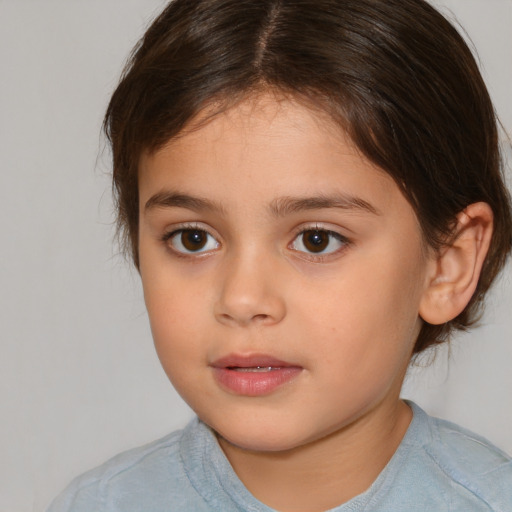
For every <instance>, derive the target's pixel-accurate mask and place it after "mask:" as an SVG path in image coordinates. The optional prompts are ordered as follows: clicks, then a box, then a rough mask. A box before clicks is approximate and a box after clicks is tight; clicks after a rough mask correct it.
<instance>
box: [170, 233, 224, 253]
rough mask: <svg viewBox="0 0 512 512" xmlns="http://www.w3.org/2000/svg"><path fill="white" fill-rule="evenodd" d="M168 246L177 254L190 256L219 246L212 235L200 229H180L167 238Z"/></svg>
mask: <svg viewBox="0 0 512 512" xmlns="http://www.w3.org/2000/svg"><path fill="white" fill-rule="evenodd" d="M169 244H170V246H171V247H172V248H173V249H174V250H175V251H177V252H181V253H185V254H191V253H203V252H207V251H211V250H213V249H216V248H217V247H218V246H219V244H218V242H217V240H215V238H213V236H212V235H210V234H209V233H208V232H207V231H204V230H202V229H180V230H179V231H175V232H174V233H172V235H171V236H170V237H169Z"/></svg>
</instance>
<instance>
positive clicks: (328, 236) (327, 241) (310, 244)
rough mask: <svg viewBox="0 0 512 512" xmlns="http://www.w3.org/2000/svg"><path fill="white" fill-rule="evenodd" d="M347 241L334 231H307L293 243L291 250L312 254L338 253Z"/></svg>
mask: <svg viewBox="0 0 512 512" xmlns="http://www.w3.org/2000/svg"><path fill="white" fill-rule="evenodd" d="M346 243H347V240H345V238H344V237H343V236H341V235H340V234H338V233H335V232H333V231H325V230H322V229H307V230H305V231H303V232H302V233H300V234H299V235H298V236H297V238H295V240H294V241H293V242H292V244H291V248H292V249H294V250H296V251H301V252H307V253H310V254H330V253H333V252H336V251H338V250H339V249H341V248H342V247H343V246H344V245H346Z"/></svg>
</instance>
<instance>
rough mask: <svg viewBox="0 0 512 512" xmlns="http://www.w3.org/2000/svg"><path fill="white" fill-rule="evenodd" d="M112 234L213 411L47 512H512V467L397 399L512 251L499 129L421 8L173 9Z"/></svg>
mask: <svg viewBox="0 0 512 512" xmlns="http://www.w3.org/2000/svg"><path fill="white" fill-rule="evenodd" d="M105 127H106V133H107V135H108V137H109V140H110V142H111V144H112V149H113V165H114V184H115V190H116V193H117V199H118V207H119V209H118V212H119V225H120V228H121V230H122V232H123V233H124V234H125V235H126V242H127V244H128V245H129V247H130V250H131V254H132V256H133V259H134V262H135V265H136V267H137V269H138V270H139V272H140V275H141V278H142V283H143V287H144V294H145V300H146V305H147V308H148V312H149V317H150V322H151V328H152V332H153V337H154V340H155V345H156V349H157V352H158V355H159V357H160V360H161V362H162V365H163V367H164V369H165V371H166V372H167V374H168V376H169V378H170V380H171V381H172V383H173V384H174V386H175V387H176V389H177V390H178V391H179V393H180V394H181V395H182V396H183V398H184V399H185V400H186V401H187V402H188V404H189V405H190V406H191V407H192V408H193V409H194V410H195V412H196V413H197V416H198V419H197V420H195V421H193V422H192V423H191V424H189V425H188V427H187V428H186V429H185V430H183V431H181V432H176V433H174V434H171V435H169V436H168V437H166V438H164V439H161V440H159V441H156V442H155V443H153V444H150V445H148V446H145V447H142V448H139V449H136V450H133V451H131V452H127V453H125V454H122V455H119V456H118V457H116V458H114V459H112V460H111V461H109V462H107V463H106V464H105V465H103V466H101V467H100V468H98V469H95V470H93V471H91V472H89V473H87V474H85V475H84V476H82V477H80V478H78V479H77V480H75V481H74V482H73V483H72V484H71V486H70V487H69V488H68V489H67V490H66V491H65V492H64V494H63V495H62V496H60V497H59V498H58V499H57V500H56V501H55V502H54V504H53V505H52V506H51V507H50V511H51V512H60V511H73V512H82V511H83V512H85V511H87V512H91V511H102V512H107V511H108V512H114V511H122V512H128V511H145V512H157V511H174V510H176V511H177V510H179V511H194V512H200V511H221V512H229V511H245V510H250V511H254V512H256V511H269V510H279V511H324V510H335V511H338V512H342V511H356V510H357V511H362V510H365V511H372V512H374V511H385V512H411V511H435V512H441V511H464V512H468V511H489V510H492V511H496V512H497V511H500V512H505V511H510V510H512V460H511V458H510V457H508V456H507V455H505V454H504V453H502V452H500V451H499V450H498V449H497V448H495V447H494V446H492V445H491V444H490V443H489V442H487V441H486V440H484V439H482V438H480V437H478V436H476V435H474V434H472V433H470V432H468V431H466V430H464V429H462V428H460V427H458V426H456V425H453V424H451V423H448V422H445V421H441V420H437V419H434V418H430V417H429V416H427V415H426V413H425V412H423V411H422V410H421V409H420V408H419V407H418V406H416V405H415V404H413V403H406V402H404V401H402V400H400V398H399V394H400V389H401V386H402V382H403V379H404V375H405V373H406V370H407V367H408V364H409V362H410V360H411V357H413V356H414V355H416V354H419V353H420V352H422V351H424V350H425V349H427V348H428V347H431V346H433V345H435V344H439V343H443V342H446V341H447V339H448V337H449V335H450V333H452V332H453V331H454V330H456V329H466V328H468V327H469V326H470V325H471V324H472V323H473V322H474V321H475V319H476V318H477V315H478V311H479V307H480V306H481V304H482V301H483V298H484V295H485V293H486V292H487V290H488V288H489V287H490V285H491V283H492V282H493V280H494V278H495V277H496V275H497V273H498V272H499V270H500V269H501V268H502V267H503V265H504V262H505V260H506V257H507V254H508V252H509V251H510V248H511V243H512V220H511V207H510V200H509V196H508V194H507V191H506V188H505V186H504V183H503V179H502V176H501V174H500V173H501V167H500V166H501V163H500V157H499V150H498V137H497V128H496V119H495V116H494V112H493V107H492V105H491V102H490V99H489V96H488V93H487V91H486V88H485V85H484V83H483V81H482V78H481V76H480V74H479V71H478V69H477V66H476V64H475V61H474V59H473V57H472V56H471V53H470V51H469V49H468V48H467V46H466V45H465V43H464V42H463V40H462V38H461V37H460V36H459V34H458V33H457V31H456V30H455V29H454V28H453V27H452V26H451V25H450V24H449V23H448V22H447V21H446V20H445V19H444V18H443V17H442V16H441V15H440V14H439V13H438V12H437V11H435V10H434V9H433V8H432V7H431V6H430V5H429V4H427V3H426V2H425V1H423V0H174V1H173V2H171V3H170V4H169V6H168V7H167V8H166V9H165V10H164V12H163V13H162V14H161V15H160V16H159V18H158V19H157V20H156V21H155V22H154V23H153V25H152V26H151V27H150V28H149V30H148V31H147V33H146V34H145V36H144V38H143V40H142V41H141V43H140V44H139V45H138V46H137V48H136V50H135V52H134V53H133V56H132V58H131V61H130V63H129V65H128V67H127V69H126V70H125V73H124V75H123V77H122V80H121V82H120V84H119V86H118V88H117V90H116V91H115V93H114V95H113V97H112V100H111V103H110V105H109V108H108V111H107V114H106V120H105Z"/></svg>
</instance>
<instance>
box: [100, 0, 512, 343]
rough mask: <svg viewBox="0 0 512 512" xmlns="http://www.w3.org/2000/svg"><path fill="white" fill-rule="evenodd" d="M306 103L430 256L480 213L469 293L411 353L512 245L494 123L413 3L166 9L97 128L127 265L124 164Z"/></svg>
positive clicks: (454, 53) (480, 89)
mask: <svg viewBox="0 0 512 512" xmlns="http://www.w3.org/2000/svg"><path fill="white" fill-rule="evenodd" d="M269 89H270V90H274V91H279V92H281V93H284V94H286V95H291V96H293V97H295V98H297V99H299V100H304V101H307V102H308V103H309V104H311V105H315V106H316V108H319V109H321V110H322V111H324V112H326V113H327V114H329V115H330V117H331V118H332V119H334V120H335V121H336V122H338V123H339V125H340V126H341V127H342V128H343V129H344V130H346V131H347V132H348V134H349V135H350V136H351V138H352V140H353V141H354V143H355V144H356V145H357V146H358V148H359V149H360V150H361V151H362V153H363V154H364V155H365V156H366V157H367V158H369V159H370V160H371V161H373V162H374V163H375V164H377V165H378V166H379V167H380V168H382V169H383V170H384V171H385V172H387V173H388V174H389V175H391V176H392V177H393V179H394V180H395V181H396V183H397V185H398V186H399V187H400V188H401V189H402V191H403V193H404V195H405V196H406V197H407V199H408V201H409V202H410V203H411V205H412V207H413V208H414V210H415V212H416V214H417V217H418V219H419V222H420V224H421V227H422V231H423V236H424V239H425V241H426V242H427V243H428V245H429V246H431V247H433V248H434V249H438V248H439V247H440V246H441V245H442V244H443V241H446V237H447V236H449V234H450V231H451V228H452V227H453V222H454V219H455V216H456V215H457V214H458V213H459V212H461V211H462V210H463V209H464V208H465V207H467V206H468V205H469V204H471V203H474V202H477V201H485V202H486V203H488V204H489V205H490V206H491V208H492V210H493V212H494V233H493V238H492V242H491V247H490V251H489V254H488V256H487V259H486V261H485V264H484V268H483V271H482V274H481V277H480V281H479V284H478V288H477V290H476V292H475V294H474V296H473V298H472V300H471V302H470V303H469V304H468V306H467V307H466V309H465V310H464V311H463V312H462V313H461V314H460V315H459V316H458V317H457V318H455V319H454V320H452V321H451V322H449V323H447V324H444V325H430V324H424V326H423V328H422V331H421V333H420V335H419V337H418V340H417V343H416V347H415V352H416V353H418V352H420V351H422V350H424V349H425V348H426V347H428V346H430V345H432V344H435V343H440V342H442V341H444V340H446V339H447V336H448V334H449V333H450V332H451V330H452V329H454V328H455V329H465V328H467V327H468V326H469V325H471V324H472V323H473V322H474V321H475V319H476V318H477V314H478V311H479V306H480V305H481V303H482V300H483V297H484V294H485V292H486V291H487V290H488V288H489V286H490V285H491V283H492V281H493V280H494V278H495V277H496V275H497V273H498V272H499V270H500V269H501V268H502V267H503V265H504V262H505V260H506V257H507V254H508V252H509V251H510V248H511V245H512V221H511V208H510V199H509V196H508V193H507V190H506V187H505V185H504V180H503V176H502V167H501V159H500V153H499V147H498V133H497V123H496V116H495V113H494V109H493V106H492V103H491V100H490V98H489V94H488V92H487V89H486V87H485V84H484V82H483V80H482V77H481V75H480V72H479V70H478V66H477V64H476V62H475V59H474V58H473V56H472V54H471V51H470V50H469V48H468V47H467V45H466V44H465V42H464V40H463V39H462V37H461V36H460V35H459V33H458V32H457V30H456V29H455V28H454V27H453V26H452V25H451V24H450V23H449V22H448V21H447V20H446V19H445V18H444V17H443V16H442V15H441V14H440V13H438V12H437V11H436V10H435V9H434V8H433V7H431V6H430V5H429V4H428V3H427V2H425V1H423V0H174V1H173V2H171V3H170V4H169V5H168V6H167V8H166V9H165V10H164V11H163V12H162V14H161V15H160V16H159V17H158V18H157V19H156V20H155V21H154V22H153V24H152V25H151V26H150V27H149V29H148V30H147V32H146V34H145V35H144V37H143V38H142V40H141V41H140V42H139V44H138V45H137V46H136V48H135V49H134V51H133V53H132V55H131V58H130V60H129V62H128V64H127V67H126V69H125V71H124V73H123V76H122V79H121V81H120V83H119V85H118V87H117V89H116V91H115V92H114V94H113V96H112V99H111V102H110V105H109V107H108V110H107V113H106V117H105V124H104V126H105V132H106V134H107V137H108V139H109V141H110V143H111V145H112V151H113V179H114V190H115V195H116V198H117V204H118V222H119V227H120V229H121V233H122V234H124V236H125V242H126V244H127V247H128V246H129V247H131V254H132V256H133V260H134V262H135V265H136V266H138V214H139V212H138V186H137V172H138V162H139V158H140V156H141V153H142V152H143V151H155V150H157V149H158V148H160V147H162V145H164V144H165V143H166V142H168V141H169V140H170V139H172V138H173V137H175V136H177V135H178V134H179V133H180V132H181V131H182V130H183V128H184V127H185V125H186V124H187V122H189V121H190V120H191V119H192V118H193V117H194V116H196V115H197V114H198V113H199V112H201V111H202V110H203V109H205V108H206V107H209V108H211V107H212V106H215V107H216V108H217V107H218V109H217V110H216V112H220V111H221V110H222V109H226V108H229V107H230V106H232V105H234V104H236V102H239V101H241V100H243V99H244V98H246V97H247V96H248V95H250V94H252V93H254V92H256V91H261V90H269Z"/></svg>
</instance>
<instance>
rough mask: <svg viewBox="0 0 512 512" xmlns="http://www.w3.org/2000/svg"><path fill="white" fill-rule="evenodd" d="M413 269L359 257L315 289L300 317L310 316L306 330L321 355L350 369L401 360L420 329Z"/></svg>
mask: <svg viewBox="0 0 512 512" xmlns="http://www.w3.org/2000/svg"><path fill="white" fill-rule="evenodd" d="M382 261H384V258H383V259H382ZM369 269H370V270H369ZM417 270H418V269H416V268H415V266H414V265H411V264H410V263H409V264H408V265H402V264H396V265H393V264H388V265H385V264H380V265H376V264H375V263H373V264H371V263H369V262H364V261H361V262H360V265H357V266H351V268H350V272H347V273H346V274H344V275H343V277H342V278H339V279H337V280H333V281H332V282H331V283H330V284H329V285H328V286H326V287H325V288H324V289H322V290H318V291H317V293H316V294H315V296H314V297H313V298H311V300H309V301H308V302H307V303H305V304H303V305H302V307H301V311H302V313H301V315H300V316H302V317H303V318H307V319H308V323H309V325H305V329H307V332H308V336H309V337H310V338H313V339H315V343H314V346H315V351H316V353H317V354H318V355H319V357H320V358H322V359H323V360H325V361H327V362H328V363H329V364H332V366H333V367H335V368H340V366H341V367H343V368H344V371H345V372H347V373H348V374H355V373H358V372H360V371H361V369H362V368H363V369H364V368H367V369H368V371H369V372H370V371H373V372H377V374H378V373H379V371H380V370H379V368H382V369H383V371H387V370H389V367H392V366H393V365H397V364H399V365H402V364H403V361H404V358H406V359H407V358H408V356H409V353H410V350H412V345H413V343H414V340H415V338H416V336H417V331H418V324H419V317H418V308H419V300H420V295H421V294H420V287H419V286H418V285H417V283H418V277H419V273H418V271H417ZM300 316H299V318H300Z"/></svg>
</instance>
